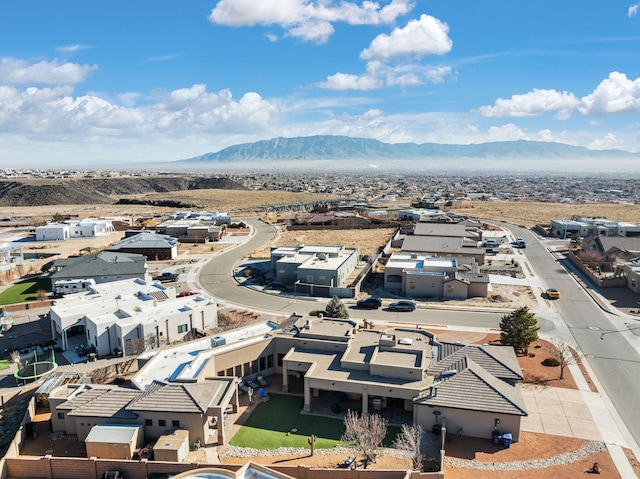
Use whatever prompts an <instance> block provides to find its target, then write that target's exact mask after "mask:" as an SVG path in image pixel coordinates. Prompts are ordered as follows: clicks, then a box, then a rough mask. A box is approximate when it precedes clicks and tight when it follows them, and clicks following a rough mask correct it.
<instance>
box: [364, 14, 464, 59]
mask: <svg viewBox="0 0 640 479" xmlns="http://www.w3.org/2000/svg"><path fill="white" fill-rule="evenodd" d="M448 32H449V26H448V25H447V24H446V23H443V22H441V21H440V20H438V19H437V18H434V17H432V16H430V15H421V16H420V19H419V20H411V21H410V22H409V23H407V25H406V26H405V27H404V28H395V29H394V30H393V31H392V32H391V33H390V34H389V35H386V34H381V35H378V36H377V37H376V38H374V39H373V41H372V42H371V44H370V45H369V47H368V48H365V49H364V50H363V51H362V52H361V53H360V58H363V59H365V60H372V59H378V60H389V59H391V58H396V57H401V56H407V55H414V56H416V57H422V56H424V55H443V54H445V53H448V52H450V51H451V47H452V45H453V42H452V41H451V39H450V38H449V36H448V35H447V34H448Z"/></svg>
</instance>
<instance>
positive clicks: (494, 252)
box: [484, 248, 498, 255]
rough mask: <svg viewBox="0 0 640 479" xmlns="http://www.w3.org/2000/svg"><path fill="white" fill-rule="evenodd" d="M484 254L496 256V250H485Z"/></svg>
mask: <svg viewBox="0 0 640 479" xmlns="http://www.w3.org/2000/svg"><path fill="white" fill-rule="evenodd" d="M484 254H490V255H496V254H498V250H497V249H496V248H485V249H484Z"/></svg>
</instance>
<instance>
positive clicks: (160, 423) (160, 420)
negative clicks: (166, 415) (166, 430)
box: [158, 419, 167, 427]
mask: <svg viewBox="0 0 640 479" xmlns="http://www.w3.org/2000/svg"><path fill="white" fill-rule="evenodd" d="M166 425H167V421H165V420H164V419H158V426H160V427H165V426H166Z"/></svg>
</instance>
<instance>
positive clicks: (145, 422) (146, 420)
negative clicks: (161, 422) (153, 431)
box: [144, 419, 153, 426]
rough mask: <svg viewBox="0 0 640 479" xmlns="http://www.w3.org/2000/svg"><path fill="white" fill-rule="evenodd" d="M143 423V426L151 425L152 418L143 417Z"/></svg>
mask: <svg viewBox="0 0 640 479" xmlns="http://www.w3.org/2000/svg"><path fill="white" fill-rule="evenodd" d="M144 425H145V426H153V419H145V420H144Z"/></svg>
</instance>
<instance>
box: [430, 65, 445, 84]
mask: <svg viewBox="0 0 640 479" xmlns="http://www.w3.org/2000/svg"><path fill="white" fill-rule="evenodd" d="M449 75H451V67H450V66H439V67H428V68H426V69H425V71H424V76H425V78H426V79H427V80H428V81H429V82H430V83H442V82H443V81H444V80H445V78H446V77H448V76H449Z"/></svg>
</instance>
